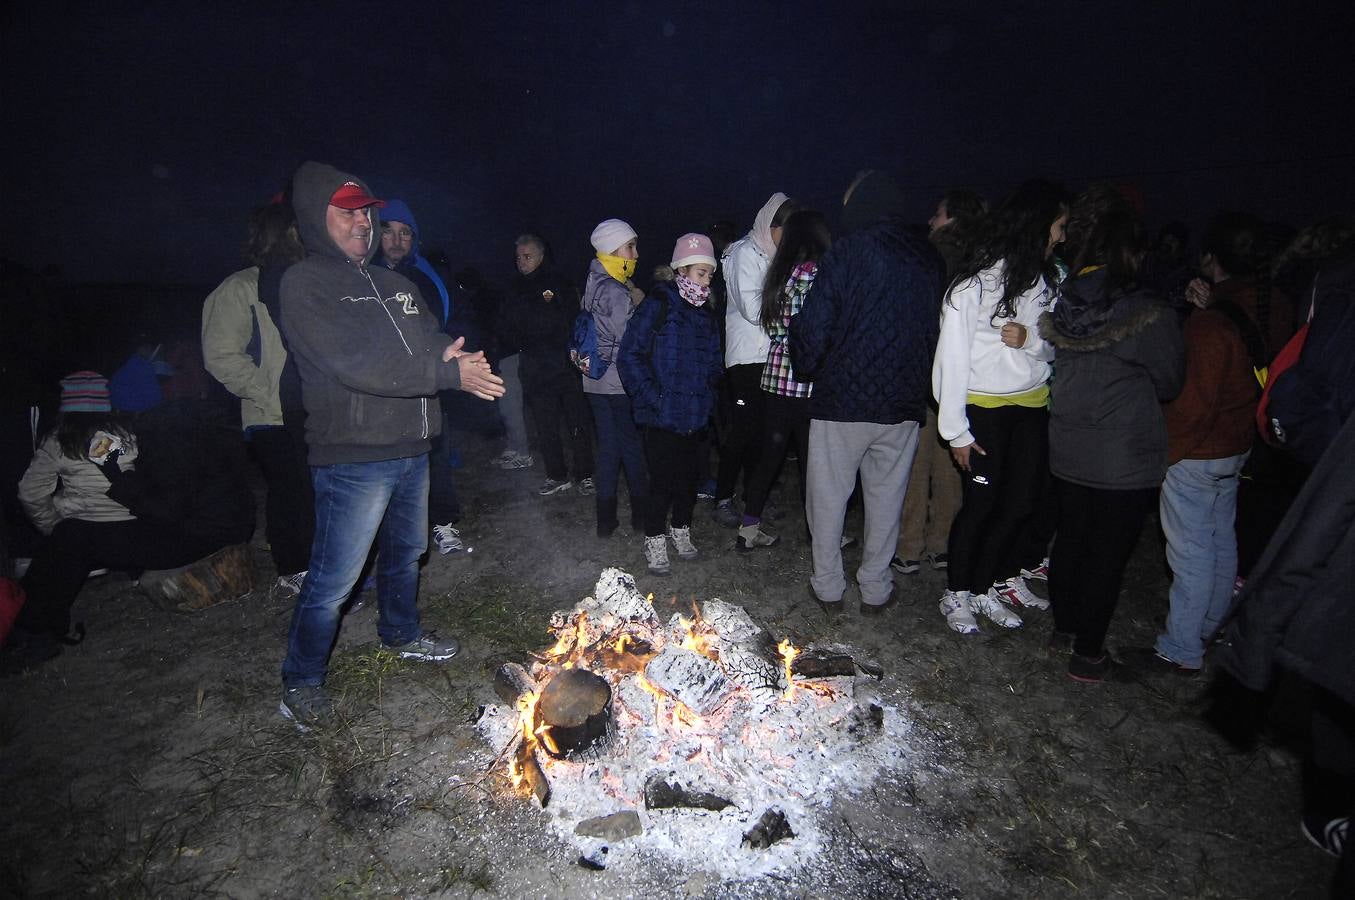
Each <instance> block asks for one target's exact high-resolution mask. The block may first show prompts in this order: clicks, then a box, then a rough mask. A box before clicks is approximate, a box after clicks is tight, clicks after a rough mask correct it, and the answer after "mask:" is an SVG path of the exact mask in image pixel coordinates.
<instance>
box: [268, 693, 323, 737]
mask: <svg viewBox="0 0 1355 900" xmlns="http://www.w3.org/2000/svg"><path fill="white" fill-rule="evenodd" d="M333 711H334V704H333V703H332V702H331V701H330V699H329V694H327V693H326V692H325V689H324V687H323V686H322V685H318V684H303V685H299V686H297V687H289V688H283V689H282V702H281V703H279V704H278V712H280V713H282V717H283V718H284V719H287V720H289V721H291V722H293V723H295V724H296V727H297V729H298V730H299V731H310V730H311V729H312V728H314V727H315V726H317V725H319V724H320V723H321V722H323V721H324V720H325V719H326V718H328V716H329V714H330V713H331V712H333Z"/></svg>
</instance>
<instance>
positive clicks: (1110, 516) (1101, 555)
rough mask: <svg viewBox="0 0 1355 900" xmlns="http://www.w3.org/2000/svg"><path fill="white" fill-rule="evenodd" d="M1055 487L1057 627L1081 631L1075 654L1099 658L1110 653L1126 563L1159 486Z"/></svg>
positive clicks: (1052, 576) (1052, 587)
mask: <svg viewBox="0 0 1355 900" xmlns="http://www.w3.org/2000/svg"><path fill="white" fill-rule="evenodd" d="M1054 491H1055V493H1056V494H1057V496H1058V504H1059V512H1060V519H1059V533H1058V535H1057V536H1056V537H1055V538H1054V549H1053V550H1052V551H1050V557H1049V597H1050V603H1051V604H1052V605H1053V607H1054V629H1055V630H1056V631H1062V632H1064V633H1066V634H1072V635H1075V636H1076V637H1075V638H1074V640H1073V652H1074V653H1076V654H1078V655H1079V656H1090V657H1098V656H1100V655H1101V654H1102V653H1104V652H1105V643H1106V632H1107V631H1109V630H1110V620H1111V618H1112V617H1113V616H1114V615H1115V604H1116V603H1117V602H1118V601H1119V598H1120V583H1121V581H1122V580H1123V579H1124V569H1125V565H1126V564H1127V563H1128V562H1129V556H1130V554H1131V553H1133V552H1134V545H1135V544H1136V543H1138V539H1139V533H1140V532H1142V531H1143V523H1144V520H1145V519H1147V517H1148V512H1149V510H1151V509H1152V508H1153V501H1154V500H1155V499H1156V497H1157V489H1156V488H1143V489H1141V490H1128V491H1113V490H1104V489H1100V488H1090V487H1083V486H1082V485H1078V484H1073V483H1072V482H1069V481H1064V480H1063V479H1061V478H1055V479H1054Z"/></svg>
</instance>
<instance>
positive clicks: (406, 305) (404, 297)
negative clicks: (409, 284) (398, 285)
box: [391, 291, 419, 316]
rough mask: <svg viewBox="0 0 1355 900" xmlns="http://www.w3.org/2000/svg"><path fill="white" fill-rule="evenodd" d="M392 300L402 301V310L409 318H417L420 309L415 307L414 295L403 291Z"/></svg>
mask: <svg viewBox="0 0 1355 900" xmlns="http://www.w3.org/2000/svg"><path fill="white" fill-rule="evenodd" d="M391 299H393V300H399V301H400V309H401V310H402V311H403V312H404V314H405V315H407V316H417V315H418V314H419V308H418V307H417V306H415V305H414V295H413V294H411V293H409V292H408V291H401V292H400V293H398V294H396V295H395V296H394V297H392V298H391Z"/></svg>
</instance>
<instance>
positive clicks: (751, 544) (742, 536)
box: [734, 522, 780, 553]
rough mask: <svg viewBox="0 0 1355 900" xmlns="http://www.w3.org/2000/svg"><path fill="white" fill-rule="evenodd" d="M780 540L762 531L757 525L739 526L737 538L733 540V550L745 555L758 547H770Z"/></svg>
mask: <svg viewBox="0 0 1355 900" xmlns="http://www.w3.org/2000/svg"><path fill="white" fill-rule="evenodd" d="M778 540H780V538H778V537H777V536H776V535H774V534H768V533H767V532H765V531H763V530H762V528H761V526H760V525H758V523H756V522H754V523H753V524H752V525H740V526H739V536H738V537H737V538H735V539H734V549H735V550H739V551H742V552H744V553H747V552H748V551H749V550H754V549H756V548H758V547H770V546H772V545H773V544H775V543H776V542H777V541H778Z"/></svg>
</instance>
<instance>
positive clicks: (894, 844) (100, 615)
mask: <svg viewBox="0 0 1355 900" xmlns="http://www.w3.org/2000/svg"><path fill="white" fill-rule="evenodd" d="M463 445H464V454H465V457H466V460H467V464H466V467H465V468H463V469H462V470H460V472H459V473H458V474H459V488H460V491H461V494H462V498H463V505H464V506H465V509H466V515H465V518H464V519H463V521H462V523H461V528H462V531H463V533H464V535H465V536H466V538H467V541H468V543H470V544H471V545H472V546H473V548H474V549H473V552H470V553H463V554H457V555H455V556H451V557H440V556H437V555H436V554H434V555H433V557H432V558H431V559H430V560H429V562H428V564H427V566H426V568H425V569H424V574H423V580H422V585H421V597H422V604H423V607H424V610H425V616H426V624H429V625H434V626H437V627H440V628H441V629H443V630H444V631H446V632H451V633H455V634H457V635H459V636H460V637H461V638H462V640H463V641H464V643H465V649H464V651H463V653H462V654H461V655H460V656H458V657H457V658H456V659H454V660H452V661H451V662H449V663H447V664H445V665H441V666H437V665H426V664H418V663H410V662H401V661H399V660H397V659H394V658H392V657H391V656H390V655H389V654H387V653H383V652H380V651H379V650H378V648H377V645H376V635H375V627H374V626H375V615H376V614H375V610H374V609H373V608H372V606H368V607H367V608H365V609H363V610H361V611H359V612H357V613H354V614H353V615H351V616H349V617H348V619H347V620H346V621H345V624H344V628H343V632H342V634H341V636H340V640H339V646H338V648H337V649H336V652H335V656H334V661H333V668H332V672H331V678H330V687H331V689H332V691H333V692H334V693H335V694H336V695H337V696H339V697H340V698H341V701H340V704H339V711H340V715H339V716H338V717H337V721H336V722H335V723H334V724H333V726H332V727H330V728H327V729H323V730H320V731H316V732H313V733H310V734H300V733H298V732H297V731H296V730H295V729H294V728H292V727H291V726H290V725H289V724H287V723H286V722H284V721H283V720H282V719H281V718H280V717H279V716H278V714H277V701H278V694H279V682H278V668H279V665H280V663H281V658H282V654H283V650H284V641H285V632H286V627H287V622H288V616H289V614H290V602H288V601H283V600H279V599H276V598H273V597H270V596H269V594H268V592H267V591H266V590H260V591H257V592H256V593H254V594H253V595H251V596H249V597H246V598H244V599H241V600H238V601H234V602H229V603H223V604H221V605H219V606H216V607H213V608H211V609H209V610H206V611H204V612H201V613H198V614H195V615H180V614H175V613H169V612H165V611H162V610H161V609H159V608H157V607H155V606H154V605H152V604H151V603H150V602H149V600H147V599H146V597H145V596H144V595H142V594H140V593H139V592H138V591H137V590H136V589H135V587H134V586H133V585H132V584H131V583H130V582H129V581H128V580H127V579H126V577H125V576H123V575H119V574H116V573H115V574H112V575H109V576H106V577H104V578H101V579H95V580H91V581H90V582H89V583H88V585H87V586H86V588H85V590H84V592H83V593H82V595H81V599H80V601H79V602H78V604H77V609H76V612H77V618H80V619H83V620H84V621H85V623H86V625H87V627H88V629H89V637H88V639H87V640H86V641H85V642H84V643H83V644H81V645H79V646H77V647H74V648H71V649H70V650H69V651H68V652H67V653H65V654H64V655H63V656H62V657H61V658H59V659H57V660H55V661H53V662H52V663H50V664H48V665H46V666H44V667H42V668H40V669H38V670H36V671H34V672H32V673H29V674H26V675H23V676H20V677H14V678H8V679H6V680H4V681H3V682H0V796H3V797H4V814H3V815H2V816H0V896H68V895H74V894H90V895H96V896H99V895H102V896H112V897H140V896H157V897H183V896H200V895H202V896H207V895H212V896H230V897H249V896H279V897H350V896H446V897H462V896H484V897H545V896H577V897H632V896H650V897H670V896H671V897H683V896H688V897H809V896H831V895H838V896H850V897H919V898H922V897H927V898H930V897H1006V896H1018V895H1021V896H1032V897H1072V896H1079V897H1135V898H1137V897H1156V896H1162V897H1210V898H1213V897H1218V898H1235V897H1236V898H1249V897H1254V898H1277V897H1318V896H1323V895H1325V885H1326V884H1327V883H1328V880H1329V876H1330V874H1331V871H1332V867H1331V865H1330V860H1328V858H1327V857H1325V856H1322V855H1321V854H1320V853H1318V852H1317V851H1316V850H1313V849H1312V848H1310V847H1309V846H1308V845H1307V844H1305V843H1304V842H1303V841H1302V839H1301V838H1300V837H1299V835H1298V831H1297V821H1298V780H1299V766H1298V760H1297V757H1296V756H1295V755H1294V754H1293V753H1292V752H1291V751H1290V750H1289V749H1287V748H1286V747H1284V746H1282V745H1281V744H1280V743H1279V742H1278V741H1276V740H1274V739H1273V738H1269V737H1263V739H1262V740H1260V741H1257V742H1255V743H1253V744H1252V745H1250V746H1248V747H1246V748H1238V747H1235V746H1233V745H1231V744H1229V743H1228V742H1227V741H1225V740H1224V739H1223V738H1222V737H1221V736H1220V735H1219V734H1218V733H1217V732H1216V731H1215V730H1213V729H1212V728H1211V727H1210V725H1209V724H1207V722H1206V720H1205V718H1204V713H1205V711H1206V709H1207V706H1208V698H1209V693H1210V687H1209V680H1207V679H1200V680H1196V681H1182V682H1179V683H1173V682H1170V681H1164V682H1152V681H1150V682H1140V683H1130V684H1118V685H1102V686H1086V685H1079V684H1075V683H1073V682H1071V681H1070V680H1068V679H1067V678H1066V676H1065V674H1064V664H1063V662H1062V660H1060V659H1057V658H1055V657H1051V656H1050V655H1049V654H1048V653H1047V652H1046V650H1045V641H1046V638H1047V636H1048V632H1049V627H1050V626H1049V621H1048V613H1038V612H1033V613H1030V614H1028V615H1027V617H1026V618H1027V625H1026V627H1025V628H1023V629H1020V630H1017V631H1012V632H1004V631H1001V630H999V629H997V628H996V627H991V626H987V625H985V627H984V631H983V633H982V634H981V635H976V636H971V637H962V636H959V635H955V634H952V633H950V632H949V631H947V630H946V629H945V628H944V625H943V621H942V619H941V617H940V615H939V614H938V613H937V611H936V605H935V601H936V600H937V599H938V597H939V596H940V594H941V592H942V590H943V588H944V579H943V577H942V573H938V572H933V571H931V570H929V569H926V568H924V570H923V572H921V573H919V574H917V575H913V576H896V581H897V584H898V587H899V590H900V596H901V599H902V603H901V605H900V606H899V607H898V608H897V609H896V610H893V611H892V612H891V613H890V614H888V615H886V616H885V617H883V618H882V619H869V620H868V619H863V618H862V617H861V616H859V615H858V614H856V612H855V610H854V609H852V610H851V611H850V612H849V614H848V615H847V616H846V617H845V618H844V619H843V620H842V621H840V622H838V623H833V622H830V621H828V620H827V619H826V618H825V617H824V616H823V614H822V613H821V612H820V611H819V610H818V608H817V607H815V606H813V605H811V604H809V603H808V602H807V601H806V600H805V593H804V591H805V587H804V586H805V582H806V579H807V577H808V573H809V559H808V546H807V544H806V542H805V540H804V537H803V519H802V517H801V516H800V514H799V513H798V512H797V511H795V510H793V509H792V511H791V512H790V514H789V515H788V517H787V518H786V519H785V520H783V521H781V522H780V523H778V524H777V526H776V527H777V530H779V531H780V533H781V534H782V535H783V540H782V541H781V543H780V544H779V545H778V546H776V547H774V548H771V549H770V550H766V551H762V552H758V553H755V554H752V555H748V556H744V555H740V554H737V553H736V552H735V551H734V549H733V532H730V531H725V530H722V529H720V528H718V527H716V526H715V525H714V524H713V523H712V522H711V521H710V519H709V515H708V512H709V506H708V505H703V506H701V507H699V508H698V512H697V521H696V524H695V527H694V529H693V532H694V539H695V540H696V542H697V544H698V546H699V547H700V548H701V550H702V557H701V558H700V559H699V560H696V561H694V562H682V561H679V560H676V559H675V560H674V567H673V573H672V575H671V576H669V577H667V578H664V579H656V578H651V577H647V576H646V575H644V564H643V554H642V552H641V542H640V539H639V538H638V537H635V536H633V535H631V533H630V531H629V529H628V528H626V527H624V526H623V527H622V529H621V530H620V531H618V532H617V534H616V535H615V536H614V537H613V538H611V539H610V540H599V539H598V538H596V537H595V536H594V534H593V501H592V500H591V499H590V498H583V497H579V496H575V495H573V494H563V495H558V496H554V497H549V498H544V499H543V498H540V497H537V496H536V494H535V488H536V487H537V485H538V484H539V481H540V480H541V478H542V477H543V476H542V472H541V469H540V467H539V465H538V467H537V468H536V469H533V470H528V471H521V472H511V473H510V472H500V471H498V470H495V469H492V468H490V467H488V466H487V465H486V460H487V459H488V458H489V457H490V456H491V455H492V453H493V452H494V451H495V449H496V448H495V447H493V446H492V445H490V444H489V443H488V442H481V441H480V440H479V439H477V438H474V437H464V438H463ZM788 481H789V482H790V484H789V485H788V489H786V490H784V492H783V496H784V498H785V499H786V500H791V501H793V496H794V475H793V473H791V474H789V475H788ZM783 505H785V506H786V507H788V508H789V507H794V505H795V504H794V503H793V502H788V503H785V504H783ZM622 507H623V516H622V518H623V521H624V519H625V515H624V508H625V502H624V500H623V502H622ZM855 518H856V522H855V523H850V522H849V531H850V530H852V529H853V525H854V528H855V530H856V531H857V533H859V514H857V516H856V517H855ZM255 544H256V565H257V568H258V571H259V573H260V577H261V581H264V582H266V581H271V577H270V576H271V566H270V563H269V560H268V556H267V552H266V548H265V547H264V546H263V537H262V529H260V534H259V536H258V537H256V540H255ZM846 561H847V565H848V571H849V573H850V572H851V570H852V567H853V566H854V564H855V562H856V561H857V557H856V556H855V555H853V554H852V552H851V551H848V553H847V556H846ZM609 565H617V566H620V567H622V568H626V569H628V570H629V571H631V572H633V573H635V574H636V575H637V578H638V579H639V581H640V584H641V587H642V588H644V589H646V590H651V591H653V592H654V593H655V595H656V605H659V606H660V607H662V606H663V604H665V603H671V604H673V605H674V608H679V607H680V606H687V605H689V604H690V601H691V600H693V599H706V598H709V597H720V598H722V599H724V600H727V601H729V602H732V603H737V604H741V605H743V606H744V607H746V608H747V609H748V610H749V611H750V612H752V613H753V614H754V615H756V616H757V617H759V618H760V619H761V620H762V621H763V622H765V623H767V625H768V626H769V627H770V628H771V629H772V630H773V631H775V632H776V633H777V635H778V636H779V637H790V638H791V639H792V640H793V641H794V642H796V643H797V644H801V645H803V644H806V643H809V642H811V641H816V640H817V641H836V642H840V643H842V644H845V645H848V646H850V647H852V648H855V649H856V650H857V651H859V653H860V654H861V655H862V656H866V657H872V658H875V659H878V660H879V661H881V662H882V663H883V664H884V666H885V668H886V672H885V676H884V679H883V681H882V683H881V689H882V691H883V693H884V696H885V698H886V700H887V701H888V702H889V703H891V704H893V705H894V707H895V708H896V709H898V710H899V711H900V714H901V715H903V716H906V717H907V719H908V721H909V723H910V727H911V736H910V741H912V742H913V743H914V744H915V746H916V747H917V748H920V752H919V753H917V754H915V755H913V756H910V757H909V759H910V760H911V762H910V767H907V768H900V769H893V770H888V771H882V772H881V774H880V777H879V778H878V779H876V781H875V783H874V784H873V785H872V786H871V787H870V788H869V789H868V790H866V791H863V792H860V793H858V794H856V795H854V796H848V795H846V794H843V795H842V796H836V795H834V796H832V797H830V798H827V801H826V802H825V808H826V810H827V813H826V817H825V820H824V823H823V833H824V835H825V838H824V840H825V848H824V851H823V852H822V853H821V854H819V855H817V856H816V857H814V858H811V859H803V860H801V861H799V863H798V864H796V865H792V866H790V867H789V868H788V869H786V870H784V871H780V872H777V873H775V874H772V875H765V876H761V877H757V878H751V879H739V878H722V877H721V876H720V875H719V874H718V873H715V874H712V873H710V872H702V871H700V870H696V869H693V868H691V867H681V866H677V865H674V864H673V863H671V862H665V861H664V859H662V858H660V857H656V856H653V855H650V854H646V853H644V852H643V851H630V852H627V853H619V854H618V857H622V858H623V859H622V861H620V862H618V863H617V864H615V865H611V866H609V867H608V868H607V869H606V870H604V871H593V870H590V869H587V868H585V867H583V866H581V865H579V864H578V857H579V853H578V850H577V849H576V848H575V847H573V846H572V845H571V844H570V843H568V842H565V841H562V840H560V839H558V838H557V837H555V836H554V835H553V834H551V833H550V832H549V830H548V829H547V828H545V827H544V826H543V822H542V813H541V812H540V811H539V810H538V809H536V808H535V807H534V806H533V805H532V804H531V803H529V802H527V801H525V800H524V799H523V798H522V797H521V796H519V795H517V794H515V793H514V792H513V791H512V790H511V789H510V787H509V785H508V783H507V781H506V780H505V778H504V777H503V774H502V772H500V771H499V770H498V769H493V770H488V769H489V767H490V764H491V762H492V759H493V755H494V750H493V749H492V748H490V747H489V746H487V745H486V743H485V742H484V741H482V740H481V739H480V738H479V736H478V735H477V734H476V732H475V729H474V728H473V727H472V725H471V723H472V722H473V721H474V720H475V719H476V718H477V716H478V715H479V712H480V709H481V707H482V706H483V705H485V704H486V703H491V702H494V697H493V693H492V688H491V677H492V673H493V671H494V669H495V668H496V667H497V666H498V665H499V664H500V663H501V662H502V661H504V660H507V659H515V660H522V659H524V657H525V654H526V652H527V651H530V650H539V649H542V648H544V647H545V646H548V645H549V644H550V638H549V636H548V635H547V632H546V626H547V620H548V617H549V613H550V611H551V610H554V609H559V608H565V607H568V606H571V605H572V604H573V603H574V602H575V601H577V600H579V599H580V598H582V597H583V596H585V595H586V594H588V593H589V592H590V591H591V588H592V585H593V583H594V581H595V580H596V579H597V577H598V573H599V572H600V570H601V569H602V568H604V567H605V566H609ZM1165 595H1166V576H1165V573H1164V567H1163V563H1162V547H1161V542H1160V539H1159V538H1158V537H1157V534H1156V531H1155V529H1149V530H1148V531H1147V532H1146V533H1145V535H1144V536H1143V539H1142V541H1141V544H1140V547H1139V549H1138V551H1137V553H1136V555H1135V558H1134V561H1133V563H1132V567H1131V572H1130V574H1129V578H1128V584H1127V586H1126V591H1125V595H1124V598H1123V600H1122V604H1121V609H1120V611H1119V613H1118V615H1117V619H1116V622H1115V624H1114V626H1113V628H1112V635H1111V640H1112V643H1113V644H1144V643H1147V642H1148V641H1149V640H1150V639H1151V637H1152V634H1153V630H1154V629H1153V621H1154V619H1155V617H1157V616H1159V615H1161V613H1162V612H1163V610H1164V608H1165ZM849 600H850V601H851V603H852V604H853V605H854V603H855V595H854V593H852V592H849ZM373 606H374V604H373ZM692 815H700V814H699V813H692ZM632 840H635V841H638V842H643V837H641V838H635V839H632ZM710 852H711V853H713V854H716V853H725V852H751V851H737V850H736V851H730V850H728V849H727V848H721V847H711V848H710Z"/></svg>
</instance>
